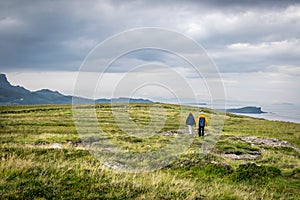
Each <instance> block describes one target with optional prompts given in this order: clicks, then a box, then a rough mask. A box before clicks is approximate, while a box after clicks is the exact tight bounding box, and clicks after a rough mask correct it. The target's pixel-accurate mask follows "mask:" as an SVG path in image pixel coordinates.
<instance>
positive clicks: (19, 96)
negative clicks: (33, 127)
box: [0, 74, 152, 105]
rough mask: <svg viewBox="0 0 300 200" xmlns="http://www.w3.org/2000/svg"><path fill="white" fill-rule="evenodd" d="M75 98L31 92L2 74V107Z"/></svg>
mask: <svg viewBox="0 0 300 200" xmlns="http://www.w3.org/2000/svg"><path fill="white" fill-rule="evenodd" d="M72 98H73V96H70V95H63V94H61V93H59V92H58V91H52V90H49V89H42V90H38V91H34V92H32V91H30V90H27V89H25V88H24V87H21V86H13V85H11V84H10V83H9V82H8V80H7V78H6V75H5V74H0V105H34V104H72ZM76 98H77V100H78V102H83V103H93V102H95V103H111V102H116V103H119V102H120V103H125V102H132V103H151V102H152V101H150V100H148V99H133V98H124V97H121V98H114V99H97V100H95V101H93V100H91V99H87V98H81V97H76Z"/></svg>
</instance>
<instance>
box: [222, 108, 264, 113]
mask: <svg viewBox="0 0 300 200" xmlns="http://www.w3.org/2000/svg"><path fill="white" fill-rule="evenodd" d="M226 112H229V113H246V114H261V113H266V112H264V111H262V110H261V107H255V106H246V107H242V108H231V109H226Z"/></svg>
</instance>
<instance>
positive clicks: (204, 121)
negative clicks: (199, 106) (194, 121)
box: [198, 111, 208, 137]
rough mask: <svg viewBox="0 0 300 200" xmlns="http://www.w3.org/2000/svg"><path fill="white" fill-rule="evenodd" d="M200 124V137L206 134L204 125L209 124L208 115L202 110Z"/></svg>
mask: <svg viewBox="0 0 300 200" xmlns="http://www.w3.org/2000/svg"><path fill="white" fill-rule="evenodd" d="M198 126H199V132H198V134H199V137H203V136H204V127H205V126H208V120H207V118H206V116H205V115H204V113H203V111H201V112H200V116H199V118H198Z"/></svg>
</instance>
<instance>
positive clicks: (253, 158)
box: [223, 154, 261, 160]
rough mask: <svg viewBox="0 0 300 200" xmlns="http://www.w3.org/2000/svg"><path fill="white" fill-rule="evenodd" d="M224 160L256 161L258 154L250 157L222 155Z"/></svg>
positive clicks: (244, 155)
mask: <svg viewBox="0 0 300 200" xmlns="http://www.w3.org/2000/svg"><path fill="white" fill-rule="evenodd" d="M223 156H224V157H225V158H229V159H232V160H256V159H259V158H260V156H261V155H260V154H256V155H252V154H242V155H236V154H223Z"/></svg>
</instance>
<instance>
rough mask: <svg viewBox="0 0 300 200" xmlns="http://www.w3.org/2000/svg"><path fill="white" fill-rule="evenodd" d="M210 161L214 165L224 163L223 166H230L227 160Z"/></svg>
mask: <svg viewBox="0 0 300 200" xmlns="http://www.w3.org/2000/svg"><path fill="white" fill-rule="evenodd" d="M210 163H211V164H213V165H222V166H223V167H230V165H229V164H228V163H227V162H217V161H211V162H210Z"/></svg>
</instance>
